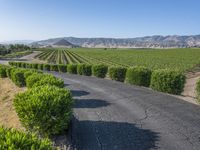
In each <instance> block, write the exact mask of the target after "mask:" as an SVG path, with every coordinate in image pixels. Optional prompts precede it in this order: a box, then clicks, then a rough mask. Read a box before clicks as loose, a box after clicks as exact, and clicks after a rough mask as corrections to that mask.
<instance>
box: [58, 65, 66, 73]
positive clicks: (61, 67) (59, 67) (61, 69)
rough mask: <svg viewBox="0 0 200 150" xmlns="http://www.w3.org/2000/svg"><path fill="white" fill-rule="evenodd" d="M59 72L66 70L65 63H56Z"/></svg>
mask: <svg viewBox="0 0 200 150" xmlns="http://www.w3.org/2000/svg"><path fill="white" fill-rule="evenodd" d="M58 71H59V72H67V65H58Z"/></svg>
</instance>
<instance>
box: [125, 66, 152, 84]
mask: <svg viewBox="0 0 200 150" xmlns="http://www.w3.org/2000/svg"><path fill="white" fill-rule="evenodd" d="M150 81H151V70H149V69H148V68H145V67H133V68H129V69H128V70H127V72H126V83H129V84H133V85H139V86H145V87H149V85H150Z"/></svg>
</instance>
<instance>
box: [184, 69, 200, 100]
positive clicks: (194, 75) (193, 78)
mask: <svg viewBox="0 0 200 150" xmlns="http://www.w3.org/2000/svg"><path fill="white" fill-rule="evenodd" d="M199 79H200V72H189V73H188V74H187V75H186V83H185V87H184V91H183V93H182V96H183V97H180V98H182V99H183V100H186V101H189V102H192V103H194V104H198V103H197V99H196V92H195V88H196V83H197V81H198V80H199Z"/></svg>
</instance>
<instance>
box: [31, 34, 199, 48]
mask: <svg viewBox="0 0 200 150" xmlns="http://www.w3.org/2000/svg"><path fill="white" fill-rule="evenodd" d="M64 40H66V41H68V42H69V43H71V44H73V45H78V46H81V47H91V48H93V47H94V48H175V47H179V48H184V47H200V35H192V36H178V35H173V36H160V35H155V36H146V37H138V38H124V39H123V38H76V37H62V38H53V39H48V40H42V41H37V42H34V43H32V45H40V46H47V45H53V44H55V43H56V42H59V41H61V43H62V41H64Z"/></svg>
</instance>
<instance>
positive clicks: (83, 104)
mask: <svg viewBox="0 0 200 150" xmlns="http://www.w3.org/2000/svg"><path fill="white" fill-rule="evenodd" d="M108 105H110V103H108V102H106V101H104V100H100V99H76V100H75V105H74V108H98V107H106V106H108Z"/></svg>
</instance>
